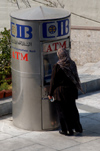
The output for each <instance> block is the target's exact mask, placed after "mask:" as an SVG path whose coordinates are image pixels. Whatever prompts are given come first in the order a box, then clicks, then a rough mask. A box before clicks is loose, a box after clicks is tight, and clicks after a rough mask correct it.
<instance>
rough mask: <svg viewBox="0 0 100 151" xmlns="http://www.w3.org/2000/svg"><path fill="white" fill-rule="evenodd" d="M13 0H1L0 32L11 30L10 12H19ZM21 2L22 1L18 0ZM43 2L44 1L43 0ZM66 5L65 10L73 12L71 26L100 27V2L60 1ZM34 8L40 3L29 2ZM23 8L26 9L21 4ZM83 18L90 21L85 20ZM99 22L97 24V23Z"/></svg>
mask: <svg viewBox="0 0 100 151" xmlns="http://www.w3.org/2000/svg"><path fill="white" fill-rule="evenodd" d="M10 1H11V0H0V30H3V28H4V27H7V28H10V16H9V15H10V12H11V11H13V10H17V9H18V8H17V6H16V5H15V4H12V3H11V2H10ZM18 1H20V0H18ZM41 1H42V2H43V0H41ZM62 1H63V3H64V4H65V9H66V10H68V11H70V12H72V17H71V25H72V26H95V27H100V23H98V22H100V0H60V2H62ZM29 2H30V4H31V5H32V6H37V5H39V4H38V3H35V2H33V1H32V0H29ZM20 4H21V5H20V6H21V7H22V8H25V6H24V5H22V3H20ZM73 13H75V14H77V15H79V16H83V17H86V18H90V19H92V20H94V21H91V20H89V19H85V18H82V17H79V16H77V15H75V14H73ZM96 21H97V22H96Z"/></svg>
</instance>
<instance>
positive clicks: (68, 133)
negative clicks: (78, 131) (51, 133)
mask: <svg viewBox="0 0 100 151" xmlns="http://www.w3.org/2000/svg"><path fill="white" fill-rule="evenodd" d="M59 133H60V134H62V135H67V136H72V135H73V134H74V132H73V130H69V131H66V132H65V131H62V130H60V131H59Z"/></svg>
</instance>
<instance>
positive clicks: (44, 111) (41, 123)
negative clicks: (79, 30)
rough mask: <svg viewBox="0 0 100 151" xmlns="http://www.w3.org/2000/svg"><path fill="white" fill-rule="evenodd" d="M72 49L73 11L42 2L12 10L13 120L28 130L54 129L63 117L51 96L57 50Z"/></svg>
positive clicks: (15, 123) (18, 125) (16, 124)
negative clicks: (23, 8)
mask: <svg viewBox="0 0 100 151" xmlns="http://www.w3.org/2000/svg"><path fill="white" fill-rule="evenodd" d="M60 47H62V48H66V49H67V50H69V51H70V13H69V12H67V11H66V10H65V9H58V8H50V7H44V6H39V7H36V8H29V9H25V10H19V11H15V12H12V13H11V53H12V86H13V93H12V95H13V97H12V100H13V103H12V104H13V105H12V106H13V123H14V125H15V126H17V127H19V128H22V129H26V130H53V129H56V128H58V126H59V121H58V120H57V113H56V111H55V107H54V103H51V102H50V101H49V100H48V97H47V96H48V91H49V86H50V79H51V73H52V68H53V65H54V64H55V63H56V62H57V60H58V58H57V50H58V49H59V48H60Z"/></svg>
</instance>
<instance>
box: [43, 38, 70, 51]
mask: <svg viewBox="0 0 100 151" xmlns="http://www.w3.org/2000/svg"><path fill="white" fill-rule="evenodd" d="M68 47H69V39H66V40H61V41H56V42H51V43H45V44H44V45H43V52H52V51H57V50H58V49H59V48H68Z"/></svg>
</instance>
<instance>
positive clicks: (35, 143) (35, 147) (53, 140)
mask: <svg viewBox="0 0 100 151" xmlns="http://www.w3.org/2000/svg"><path fill="white" fill-rule="evenodd" d="M77 106H78V110H79V112H80V118H81V123H82V125H83V129H84V131H83V134H79V133H75V135H74V136H63V135H60V134H59V132H58V130H56V131H26V130H22V129H19V128H17V127H15V126H14V125H13V118H12V116H11V115H9V116H3V117H1V118H0V151H90V150H91V151H100V91H96V92H94V93H88V94H85V95H83V96H80V98H79V99H78V100H77Z"/></svg>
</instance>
